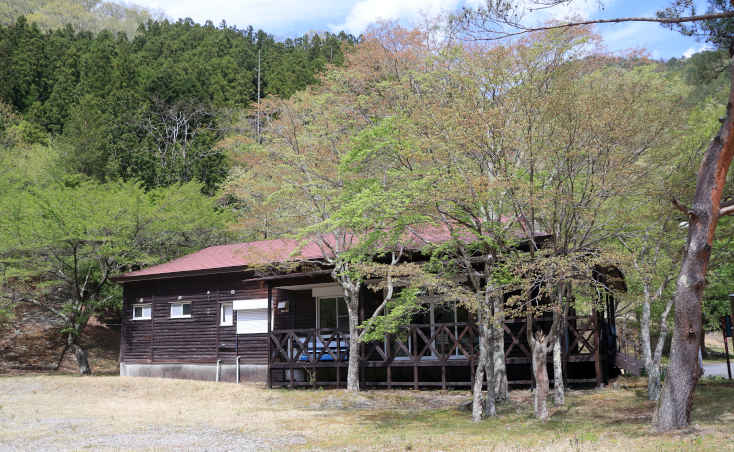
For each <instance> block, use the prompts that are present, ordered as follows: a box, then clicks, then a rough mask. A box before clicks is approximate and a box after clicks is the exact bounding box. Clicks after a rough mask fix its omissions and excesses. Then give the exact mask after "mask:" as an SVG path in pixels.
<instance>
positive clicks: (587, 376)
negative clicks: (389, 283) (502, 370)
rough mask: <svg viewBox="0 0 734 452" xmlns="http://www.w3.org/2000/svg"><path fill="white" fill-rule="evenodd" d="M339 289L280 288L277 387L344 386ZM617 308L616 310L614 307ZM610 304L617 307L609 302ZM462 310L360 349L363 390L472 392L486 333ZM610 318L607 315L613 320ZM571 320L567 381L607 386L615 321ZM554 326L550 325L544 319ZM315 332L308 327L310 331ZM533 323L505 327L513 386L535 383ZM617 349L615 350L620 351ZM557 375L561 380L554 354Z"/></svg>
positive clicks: (273, 373) (429, 309) (371, 297)
mask: <svg viewBox="0 0 734 452" xmlns="http://www.w3.org/2000/svg"><path fill="white" fill-rule="evenodd" d="M338 295H339V290H338V289H334V288H333V287H331V288H329V287H328V286H325V285H311V286H299V287H294V286H289V287H280V288H273V298H274V299H275V301H274V302H273V306H274V307H275V308H276V309H274V311H273V318H272V325H273V327H274V328H273V329H272V330H271V331H270V333H269V341H268V376H267V384H268V386H269V387H289V388H295V387H313V388H316V387H344V386H346V374H347V363H348V360H349V331H348V327H347V323H346V317H345V312H343V311H342V309H343V308H340V306H342V303H343V300H340V299H339V296H338ZM360 299H361V300H363V301H364V302H363V303H361V304H362V307H361V315H360V317H361V319H360V320H362V319H364V318H365V312H370V313H371V312H373V310H374V307H375V306H376V299H377V297H376V295H375V294H371V293H369V291H365V293H364V297H362V296H361V297H360ZM611 304H612V308H613V302H612V303H611ZM608 306H609V304H608ZM462 311H463V310H462V309H461V308H457V307H456V306H454V305H448V306H446V305H437V304H430V305H427V306H426V309H425V312H422V313H420V314H418V315H416V316H414V318H413V323H412V324H410V325H408V326H405V327H402V328H400V329H399V330H398V332H397V333H395V334H387V335H385V337H384V339H383V340H380V341H373V342H370V343H363V344H360V357H359V360H360V386H362V387H365V388H370V387H372V388H398V387H402V388H412V389H420V388H441V389H448V388H457V387H460V388H468V387H471V385H472V384H473V380H474V368H475V362H476V360H477V358H478V354H479V353H478V352H479V346H478V342H479V341H478V328H477V325H476V324H475V323H474V322H473V319H472V318H471V316H470V315H469V314H468V313H467V312H462ZM605 314H606V315H605ZM610 314H611V315H612V317H611V318H612V319H613V313H611V312H610V313H605V312H600V311H593V312H592V313H591V315H588V316H577V315H569V317H568V318H567V322H566V323H567V325H566V329H565V331H564V333H563V335H562V338H561V346H562V360H563V367H564V380H565V382H566V383H567V384H569V385H576V386H578V385H599V384H601V383H603V382H605V381H606V380H607V379H608V378H609V376H610V372H612V371H613V368H614V353H616V337H614V334H613V328H610V326H612V325H611V324H610V322H608V321H607V319H608V318H609V315H610ZM536 324H537V325H539V326H542V327H545V328H546V329H547V327H548V326H549V324H550V321H549V320H545V319H540V320H536ZM307 326H308V327H307ZM526 328H527V323H526V321H525V319H507V320H506V321H505V322H504V332H505V335H504V339H505V360H506V363H507V376H508V382H509V384H510V385H512V386H530V385H532V384H533V376H532V372H531V354H530V350H529V347H528V345H527V341H526ZM612 349H614V350H612ZM548 362H549V369H548V371H549V377H550V378H551V380H552V379H553V378H554V377H553V369H552V367H553V366H552V358H551V356H550V355H549V357H548Z"/></svg>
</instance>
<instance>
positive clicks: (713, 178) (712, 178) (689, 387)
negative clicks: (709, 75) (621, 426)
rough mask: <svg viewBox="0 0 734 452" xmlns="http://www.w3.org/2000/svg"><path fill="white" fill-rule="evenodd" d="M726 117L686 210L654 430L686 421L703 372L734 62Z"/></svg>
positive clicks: (730, 148)
mask: <svg viewBox="0 0 734 452" xmlns="http://www.w3.org/2000/svg"><path fill="white" fill-rule="evenodd" d="M730 71H732V73H731V79H732V87H731V89H730V91H729V102H728V104H727V107H726V117H725V119H724V122H723V124H722V126H721V129H720V130H719V133H718V135H717V136H716V137H715V138H714V139H713V141H712V142H711V144H710V145H709V147H708V149H707V150H706V153H705V154H704V156H703V162H702V163H701V167H700V169H699V172H698V178H697V180H696V194H695V196H694V198H693V204H692V206H691V207H690V209H689V210H688V218H689V221H688V240H687V242H686V248H685V255H684V256H683V263H682V265H681V271H680V275H679V277H678V281H677V284H676V291H675V298H674V306H675V328H674V330H673V342H672V346H671V349H670V364H669V366H668V373H667V375H666V378H665V385H664V386H663V390H662V393H661V395H660V399H659V400H658V404H657V408H656V410H655V415H654V416H653V425H654V427H655V428H656V429H657V430H658V431H668V430H672V429H676V428H683V427H686V426H688V424H689V423H690V420H691V407H692V404H693V394H694V390H695V388H696V384H697V383H698V379H699V378H700V376H701V369H700V367H699V365H698V350H699V347H700V344H701V339H700V337H699V336H700V334H701V323H702V322H701V299H702V296H703V288H704V285H705V278H706V270H707V268H708V263H709V258H710V257H711V247H712V245H713V240H714V232H715V231H716V224H717V222H718V219H719V212H720V204H721V196H722V193H723V190H724V184H725V182H726V174H727V172H728V170H729V166H730V165H731V160H732V157H733V156H734V124H732V114H731V108H732V103H734V65H731V69H730Z"/></svg>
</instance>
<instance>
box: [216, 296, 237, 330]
mask: <svg viewBox="0 0 734 452" xmlns="http://www.w3.org/2000/svg"><path fill="white" fill-rule="evenodd" d="M225 306H229V310H230V312H231V314H230V318H229V323H227V322H225V320H224V307H225ZM234 324H235V322H234V303H232V302H231V301H225V302H222V303H219V326H234Z"/></svg>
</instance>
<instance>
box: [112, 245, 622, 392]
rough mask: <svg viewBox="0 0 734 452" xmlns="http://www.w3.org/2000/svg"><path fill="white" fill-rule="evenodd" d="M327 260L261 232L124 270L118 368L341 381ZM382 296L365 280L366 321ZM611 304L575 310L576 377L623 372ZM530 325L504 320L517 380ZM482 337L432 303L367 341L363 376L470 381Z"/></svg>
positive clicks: (526, 371)
mask: <svg viewBox="0 0 734 452" xmlns="http://www.w3.org/2000/svg"><path fill="white" fill-rule="evenodd" d="M296 250H299V251H298V252H297V253H295V254H296V255H295V256H294V252H295V251H296ZM323 257H324V256H323V255H322V254H321V250H320V248H319V247H318V246H316V245H314V244H311V245H307V246H305V247H299V246H298V243H297V242H296V241H294V240H283V239H278V240H266V241H259V242H250V243H241V244H234V245H224V246H215V247H210V248H206V249H203V250H201V251H199V252H196V253H193V254H190V255H187V256H184V257H181V258H179V259H176V260H174V261H171V262H168V263H165V264H162V265H157V266H153V267H150V268H147V269H143V270H139V271H134V272H130V273H126V274H123V275H120V276H119V277H117V278H116V280H117V281H118V282H119V283H120V284H122V285H123V289H124V290H123V293H124V304H123V316H122V317H123V318H122V331H121V335H122V340H121V343H120V375H127V376H157V377H173V378H189V379H202V380H218V381H220V380H221V381H256V382H262V383H266V384H267V385H268V387H273V386H285V387H291V388H292V387H302V386H307V387H317V386H326V387H340V386H345V381H346V369H347V360H348V337H349V331H348V323H347V320H348V319H347V312H346V305H345V304H344V300H343V291H342V290H341V288H340V287H339V286H338V285H337V283H336V282H335V281H334V280H333V279H332V278H331V276H330V269H329V268H328V265H326V264H325V263H324V261H323ZM286 262H291V263H292V265H290V266H288V270H282V268H283V267H282V266H281V267H279V268H281V270H279V271H273V270H269V271H266V270H265V269H267V268H270V269H272V268H274V267H273V266H272V265H271V264H274V263H278V264H283V263H286ZM378 300H379V297H378V295H377V294H375V293H373V292H372V291H370V290H369V289H367V288H363V289H362V291H361V293H360V317H361V318H362V319H364V318H367V317H368V316H369V315H370V314H371V313H372V312H373V310H374V309H375V308H376V306H377V305H378V304H379V301H378ZM605 301H606V309H605V310H604V311H605V312H602V311H601V310H600V311H594V312H593V313H592V315H590V316H576V315H575V314H574V313H573V312H572V313H571V314H570V315H569V318H568V322H567V328H566V330H565V332H564V335H563V337H562V349H563V364H564V367H565V372H564V378H565V379H566V380H567V383H568V384H570V385H581V384H584V385H599V384H601V383H602V382H605V381H606V380H607V379H608V378H610V376H614V375H615V373H616V366H615V362H614V361H615V354H616V351H617V345H616V335H615V330H614V300H613V298H612V297H611V294H609V295H608V299H607V300H605ZM362 319H360V320H362ZM548 324H549V322H548V321H544V320H543V319H541V320H539V321H536V325H538V326H541V327H542V326H544V325H545V326H546V328H547V325H548ZM525 328H526V322H525V320H524V319H508V320H507V321H506V322H505V326H504V329H505V354H506V360H507V371H508V380H509V383H510V385H515V386H517V385H524V386H527V385H530V384H532V375H531V370H530V369H531V364H530V351H529V349H528V346H527V342H526V334H525ZM477 344H478V340H477V327H476V325H475V324H474V322H473V317H472V315H470V313H469V312H467V311H466V310H465V309H463V308H462V307H460V306H456V305H455V304H452V303H435V302H430V301H429V302H427V303H426V306H425V309H424V310H423V311H422V312H421V313H420V314H418V315H416V316H415V317H414V318H413V321H412V323H411V324H410V325H408V326H406V327H404V328H402V329H401V330H400V331H399V332H398V333H396V334H392V335H387V336H386V337H385V338H384V340H381V341H375V342H371V343H366V344H363V345H362V346H361V352H360V354H361V356H360V380H361V384H362V386H363V387H387V388H392V387H403V388H415V389H418V388H426V387H433V388H442V389H445V388H450V387H464V388H466V387H469V386H470V385H471V383H472V380H473V373H474V363H475V360H476V358H477V355H478V345H477ZM550 361H551V360H549V362H550ZM549 375H550V376H551V378H552V375H553V373H552V366H549Z"/></svg>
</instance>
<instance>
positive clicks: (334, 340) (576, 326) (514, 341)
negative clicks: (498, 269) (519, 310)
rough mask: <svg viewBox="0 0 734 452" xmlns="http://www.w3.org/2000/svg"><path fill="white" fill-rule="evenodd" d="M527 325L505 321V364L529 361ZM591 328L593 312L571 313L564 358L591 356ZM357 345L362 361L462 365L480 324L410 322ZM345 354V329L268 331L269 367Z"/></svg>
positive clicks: (341, 361) (340, 359)
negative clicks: (383, 336) (377, 339)
mask: <svg viewBox="0 0 734 452" xmlns="http://www.w3.org/2000/svg"><path fill="white" fill-rule="evenodd" d="M539 323H541V322H539ZM526 328H527V323H526V322H525V320H524V319H511V320H507V321H506V322H505V323H504V331H505V359H506V362H507V363H508V364H521V363H529V362H530V357H531V355H530V350H529V348H528V346H527V341H526ZM594 331H595V330H594V322H593V318H591V317H576V316H574V317H569V318H568V319H567V335H566V336H565V337H564V338H562V349H563V353H564V360H566V361H570V362H579V361H593V360H594V356H595V354H596V352H597V348H598V338H597V337H596V335H595V334H594ZM360 348H361V356H360V361H361V362H362V364H363V365H366V366H373V367H382V366H388V365H391V366H401V365H404V366H412V365H429V366H436V365H460V364H459V362H462V361H463V364H461V365H466V361H473V360H475V359H476V358H477V356H478V351H479V349H478V330H477V326H476V325H475V324H474V323H435V324H413V325H409V326H406V327H403V328H400V329H399V330H398V332H397V333H394V334H386V335H385V338H384V340H382V341H373V342H370V343H366V344H363V345H362V346H361V347H360ZM348 359H349V333H348V332H347V331H341V330H335V329H326V328H321V329H317V328H308V329H290V330H274V331H273V332H271V333H270V365H271V367H276V368H277V367H280V368H290V367H335V366H336V367H339V366H343V365H345V363H346V361H348Z"/></svg>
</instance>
